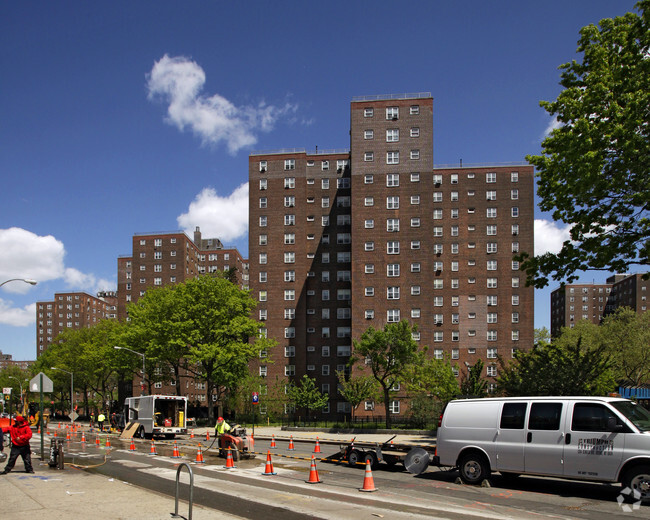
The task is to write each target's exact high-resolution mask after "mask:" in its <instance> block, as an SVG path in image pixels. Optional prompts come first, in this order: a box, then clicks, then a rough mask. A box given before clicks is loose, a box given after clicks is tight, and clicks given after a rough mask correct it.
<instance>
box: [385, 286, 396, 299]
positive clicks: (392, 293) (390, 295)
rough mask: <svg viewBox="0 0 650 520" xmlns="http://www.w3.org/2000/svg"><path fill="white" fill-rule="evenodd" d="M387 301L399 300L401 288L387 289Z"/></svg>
mask: <svg viewBox="0 0 650 520" xmlns="http://www.w3.org/2000/svg"><path fill="white" fill-rule="evenodd" d="M386 299H387V300H399V287H387V288H386Z"/></svg>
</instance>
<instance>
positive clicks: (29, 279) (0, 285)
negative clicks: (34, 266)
mask: <svg viewBox="0 0 650 520" xmlns="http://www.w3.org/2000/svg"><path fill="white" fill-rule="evenodd" d="M9 282H25V283H28V284H29V285H36V284H37V283H38V282H37V281H36V280H32V279H31V278H11V279H10V280H5V281H4V282H2V283H0V287H2V286H3V285H4V284H6V283H9Z"/></svg>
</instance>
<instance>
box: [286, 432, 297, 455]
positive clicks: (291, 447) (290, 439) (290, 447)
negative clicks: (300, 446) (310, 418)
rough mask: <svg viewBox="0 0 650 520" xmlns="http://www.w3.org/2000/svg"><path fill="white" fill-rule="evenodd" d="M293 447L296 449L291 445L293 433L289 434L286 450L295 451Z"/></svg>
mask: <svg viewBox="0 0 650 520" xmlns="http://www.w3.org/2000/svg"><path fill="white" fill-rule="evenodd" d="M295 449H296V448H294V446H293V435H291V436H290V437H289V447H288V448H287V450H289V451H295Z"/></svg>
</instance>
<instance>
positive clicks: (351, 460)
mask: <svg viewBox="0 0 650 520" xmlns="http://www.w3.org/2000/svg"><path fill="white" fill-rule="evenodd" d="M360 460H361V454H360V453H359V451H358V450H352V451H351V452H350V453H348V466H350V467H351V468H356V467H357V464H358V462H359V461H360Z"/></svg>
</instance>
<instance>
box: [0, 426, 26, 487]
mask: <svg viewBox="0 0 650 520" xmlns="http://www.w3.org/2000/svg"><path fill="white" fill-rule="evenodd" d="M9 434H10V435H11V453H10V455H9V461H8V462H7V465H6V466H5V469H4V471H3V472H1V473H0V475H6V474H7V473H9V472H10V471H11V470H12V469H13V468H14V464H16V459H17V458H18V455H20V456H21V457H22V458H23V463H24V464H25V473H34V468H33V467H32V449H31V448H30V446H29V439H31V438H32V429H31V428H30V427H29V424H27V421H25V419H24V417H23V416H22V415H18V416H16V420H15V423H14V424H12V425H11V428H10V429H9Z"/></svg>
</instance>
